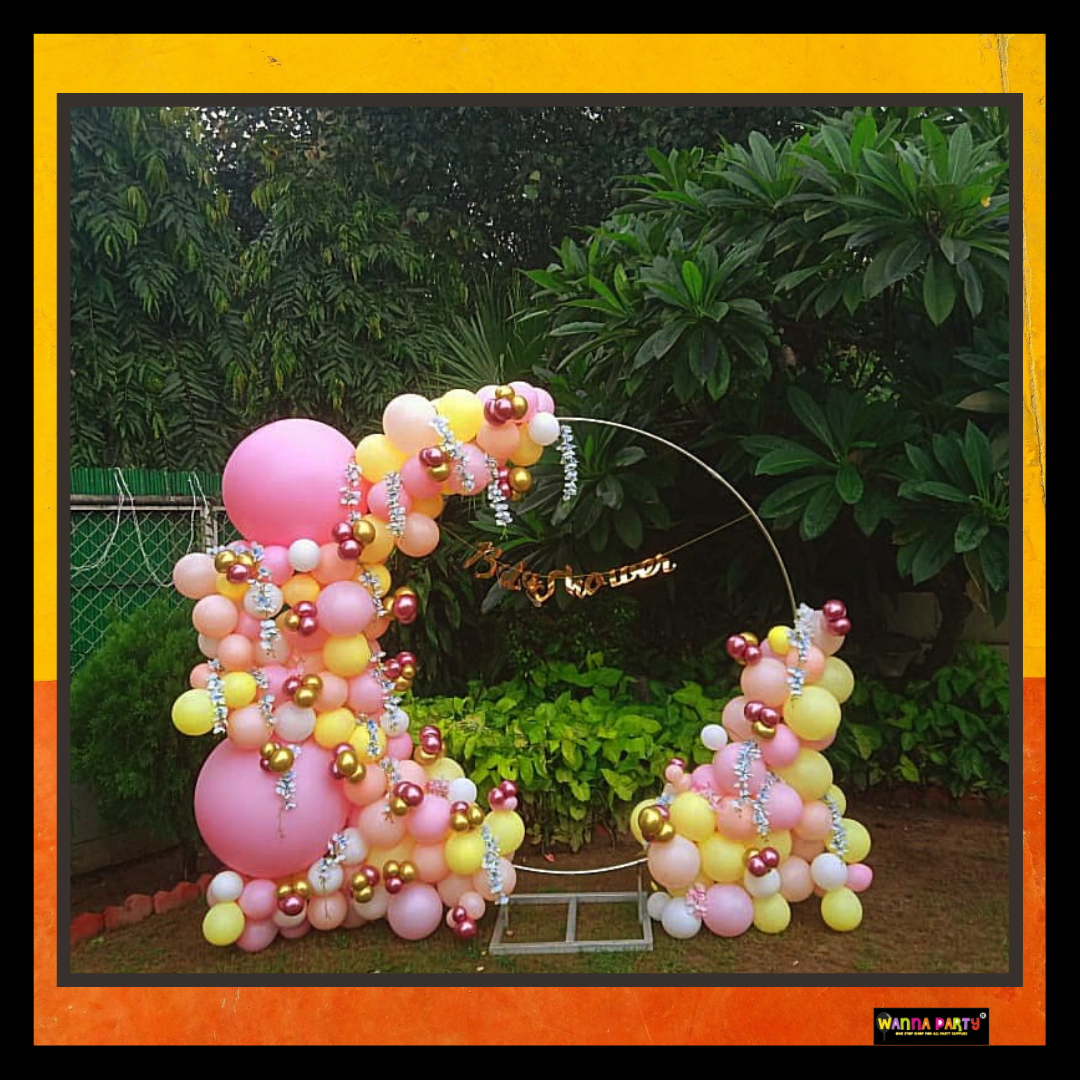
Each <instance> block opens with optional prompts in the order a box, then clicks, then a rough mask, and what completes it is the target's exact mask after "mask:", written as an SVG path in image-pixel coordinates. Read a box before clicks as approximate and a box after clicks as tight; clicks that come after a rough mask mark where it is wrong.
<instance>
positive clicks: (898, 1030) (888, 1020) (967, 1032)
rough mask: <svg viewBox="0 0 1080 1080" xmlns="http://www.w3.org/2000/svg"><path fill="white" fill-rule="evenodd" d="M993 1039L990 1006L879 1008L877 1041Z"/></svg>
mask: <svg viewBox="0 0 1080 1080" xmlns="http://www.w3.org/2000/svg"><path fill="white" fill-rule="evenodd" d="M941 1039H949V1040H951V1041H953V1042H956V1041H960V1042H967V1043H971V1044H973V1045H983V1046H985V1045H987V1044H989V1042H990V1010H989V1009H875V1010H874V1042H875V1044H877V1045H881V1044H885V1043H911V1042H931V1041H938V1040H941Z"/></svg>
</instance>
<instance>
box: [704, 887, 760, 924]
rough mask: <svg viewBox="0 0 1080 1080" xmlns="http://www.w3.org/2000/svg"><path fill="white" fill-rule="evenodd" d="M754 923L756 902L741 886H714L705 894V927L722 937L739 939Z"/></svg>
mask: <svg viewBox="0 0 1080 1080" xmlns="http://www.w3.org/2000/svg"><path fill="white" fill-rule="evenodd" d="M753 921H754V901H753V900H751V899H750V894H749V893H748V892H747V891H746V890H745V889H744V888H742V886H740V885H713V886H711V887H710V889H709V891H708V892H707V893H706V894H705V925H706V926H707V927H708V928H709V929H710V930H711V931H712V932H713V933H714V934H719V935H720V936H721V937H738V936H739V935H740V934H742V933H745V932H746V931H747V930H749V929H750V926H751V924H752V923H753Z"/></svg>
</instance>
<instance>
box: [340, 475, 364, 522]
mask: <svg viewBox="0 0 1080 1080" xmlns="http://www.w3.org/2000/svg"><path fill="white" fill-rule="evenodd" d="M362 475H363V470H362V469H361V468H360V466H359V465H357V463H356V462H355V461H348V462H346V464H345V485H344V486H343V487H340V488H338V493H339V494H340V495H341V499H340V502H341V505H342V506H347V507H349V508H350V509H351V510H352V511H353V512H354V513H355V511H356V507H358V506H359V505H360V477H361V476H362ZM350 520H352V514H350Z"/></svg>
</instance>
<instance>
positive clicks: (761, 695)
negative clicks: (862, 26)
mask: <svg viewBox="0 0 1080 1080" xmlns="http://www.w3.org/2000/svg"><path fill="white" fill-rule="evenodd" d="M739 685H740V686H741V687H742V692H743V693H744V694H745V695H746V697H747V700H748V701H761V702H763V703H764V704H766V705H771V706H772V707H773V708H778V707H779V706H781V705H783V704H784V702H785V701H786V700H787V696H788V692H789V690H790V687H789V686H788V681H787V668H786V667H785V666H784V664H783V663H782V662H781V661H779V660H769V659H762V660H759V661H758V662H757V663H756V664H747V665H746V667H744V668H743V671H742V678H741V679H740V680H739Z"/></svg>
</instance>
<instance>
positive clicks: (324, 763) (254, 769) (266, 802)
mask: <svg viewBox="0 0 1080 1080" xmlns="http://www.w3.org/2000/svg"><path fill="white" fill-rule="evenodd" d="M332 759H333V755H332V754H331V753H330V751H329V750H323V749H322V748H321V747H320V746H317V745H316V744H315V743H312V742H308V743H306V744H305V745H304V749H303V753H302V754H300V755H299V756H298V757H297V759H296V762H295V764H294V766H293V772H294V775H295V778H296V806H295V807H294V808H293V809H292V810H288V811H284V810H283V804H282V801H281V798H280V797H279V796H278V794H277V791H276V790H275V789H276V787H277V781H278V777H277V775H276V774H275V773H272V772H265V771H264V770H263V769H262V768H260V766H259V758H258V757H257V756H256V755H255V754H252V753H249V752H248V751H245V750H238V749H237V748H236V747H235V746H233V745H232V743H231V742H228V741H225V742H222V743H219V744H218V745H217V746H216V747H214V749H213V750H212V751H211V752H210V756H209V757H208V758H207V759H206V761H205V762H204V763H203V767H202V771H201V772H200V773H199V779H198V781H197V783H196V784H195V819H196V822H197V823H198V826H199V831H200V832H201V833H202V836H203V839H204V840H205V841H206V844H207V847H209V848H210V850H211V851H212V852H213V853H214V854H215V855H216V856H217V857H218V858H219V859H220V860H221V861H222V862H223V863H224V864H225V865H226V866H231V867H232V868H233V869H234V870H237V871H239V872H240V873H242V874H248V875H250V876H251V877H266V878H278V877H285V876H286V875H287V874H292V873H295V872H296V871H298V870H299V869H301V868H302V867H307V866H310V865H311V864H312V863H313V862H314V861H315V860H316V859H318V858H321V857H322V856H323V855H324V854H325V853H326V842H327V839H328V838H329V837H331V836H333V835H334V833H336V832H340V831H341V829H342V828H343V826H344V824H345V816H346V813H347V810H348V806H347V804H346V802H345V797H344V795H342V793H341V788H342V787H343V786H344V785H343V784H340V783H339V782H338V781H336V780H335V779H334V778H333V777H332V776H331V775H330V763H331V761H332Z"/></svg>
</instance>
